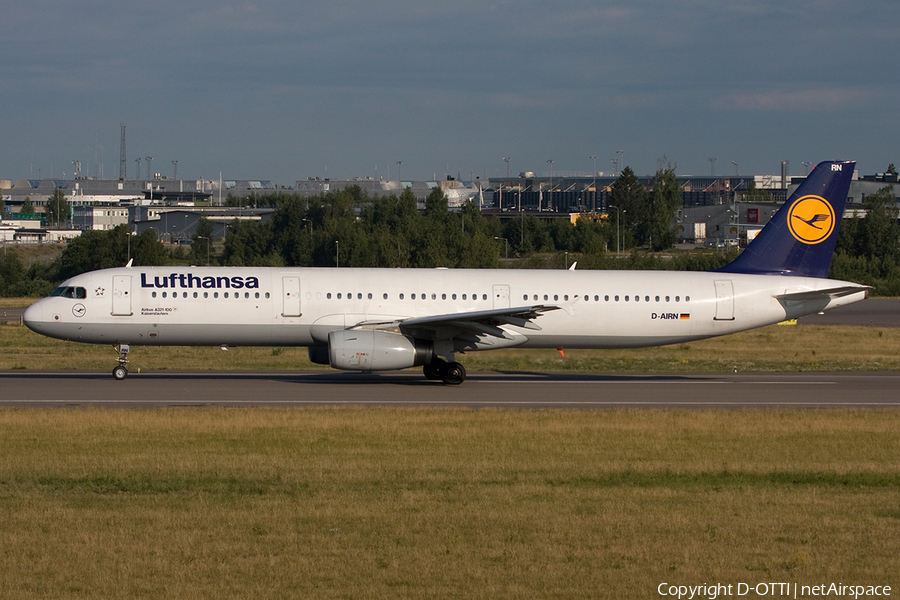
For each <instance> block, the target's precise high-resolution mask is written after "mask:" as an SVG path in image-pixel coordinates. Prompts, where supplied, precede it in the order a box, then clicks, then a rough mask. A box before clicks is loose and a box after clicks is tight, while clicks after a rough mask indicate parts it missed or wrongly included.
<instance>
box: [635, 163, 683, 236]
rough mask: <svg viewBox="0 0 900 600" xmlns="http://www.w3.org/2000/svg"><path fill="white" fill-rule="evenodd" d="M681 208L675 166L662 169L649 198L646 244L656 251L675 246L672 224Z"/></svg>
mask: <svg viewBox="0 0 900 600" xmlns="http://www.w3.org/2000/svg"><path fill="white" fill-rule="evenodd" d="M679 208H681V186H680V185H678V180H677V179H676V178H675V168H674V166H667V167H665V168H661V169H660V170H659V171H657V172H656V177H654V179H653V189H652V190H650V196H649V198H648V210H647V211H646V219H647V220H646V222H645V224H644V227H643V231H645V232H646V236H647V239H646V241H645V243H647V244H649V245H650V248H651V249H652V250H654V251H657V252H658V251H660V250H665V249H667V248H671V247H672V246H674V245H675V238H676V236H675V229H674V228H673V227H672V222H673V220H674V218H675V213H676V212H677V211H678V209H679Z"/></svg>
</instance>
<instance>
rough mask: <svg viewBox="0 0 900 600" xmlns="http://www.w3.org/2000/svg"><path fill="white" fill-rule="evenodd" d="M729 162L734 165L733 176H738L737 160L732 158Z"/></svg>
mask: <svg viewBox="0 0 900 600" xmlns="http://www.w3.org/2000/svg"><path fill="white" fill-rule="evenodd" d="M731 164H733V165H734V176H735V177H737V176H738V164H737V161H736V160H733V161H731Z"/></svg>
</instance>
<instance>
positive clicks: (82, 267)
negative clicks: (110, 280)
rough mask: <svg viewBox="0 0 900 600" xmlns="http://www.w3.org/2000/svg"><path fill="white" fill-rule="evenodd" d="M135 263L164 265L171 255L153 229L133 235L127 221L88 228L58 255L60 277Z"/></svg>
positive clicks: (140, 264)
mask: <svg viewBox="0 0 900 600" xmlns="http://www.w3.org/2000/svg"><path fill="white" fill-rule="evenodd" d="M129 250H130V252H131V258H132V259H133V260H134V264H135V265H139V266H151V265H164V264H166V262H167V261H168V258H169V255H168V253H167V252H166V249H165V246H163V245H162V244H161V243H160V242H159V241H158V240H157V239H156V234H155V233H154V232H153V231H149V230H148V231H145V232H143V233H141V234H139V235H131V233H130V232H129V231H128V228H127V227H126V226H125V225H119V226H117V227H115V228H114V229H110V230H107V231H85V232H82V234H81V235H79V236H78V237H76V238H74V239H73V240H72V241H71V242H69V244H68V245H67V246H66V249H65V250H64V251H63V253H62V255H61V256H60V257H59V277H60V278H61V279H68V278H69V277H74V276H75V275H79V274H81V273H86V272H88V271H96V270H98V269H109V268H112V267H123V266H125V264H126V263H127V262H128V260H129Z"/></svg>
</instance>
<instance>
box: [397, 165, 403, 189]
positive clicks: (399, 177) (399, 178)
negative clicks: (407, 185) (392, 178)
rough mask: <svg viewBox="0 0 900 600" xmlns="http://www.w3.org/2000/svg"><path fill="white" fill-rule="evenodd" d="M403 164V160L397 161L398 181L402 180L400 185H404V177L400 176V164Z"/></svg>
mask: <svg viewBox="0 0 900 600" xmlns="http://www.w3.org/2000/svg"><path fill="white" fill-rule="evenodd" d="M402 164H403V161H402V160H398V161H397V181H399V182H400V187H403V178H402V177H401V176H400V165H402Z"/></svg>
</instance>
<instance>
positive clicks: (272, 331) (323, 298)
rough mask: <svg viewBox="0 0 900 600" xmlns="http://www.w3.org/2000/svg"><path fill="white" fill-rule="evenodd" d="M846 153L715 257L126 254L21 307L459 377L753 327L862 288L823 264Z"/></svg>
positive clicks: (74, 333)
mask: <svg viewBox="0 0 900 600" xmlns="http://www.w3.org/2000/svg"><path fill="white" fill-rule="evenodd" d="M855 164H856V163H855V162H852V161H843V162H838V161H826V162H822V163H819V164H818V165H817V166H816V168H815V169H814V170H813V171H812V172H811V173H810V175H809V176H808V177H807V178H806V180H805V181H804V182H803V183H802V184H801V185H800V186H799V188H798V189H797V191H796V192H795V193H794V194H793V195H792V196H791V197H790V198H789V199H788V201H787V202H786V203H785V204H784V205H783V206H782V207H781V208H780V209H779V210H778V212H777V213H776V214H775V215H774V216H773V218H772V219H771V221H770V222H769V223H768V224H766V226H765V227H764V228H763V230H762V231H761V232H760V233H759V235H757V237H756V239H755V240H754V241H753V242H752V243H751V244H750V245H749V246H748V247H747V248H746V249H745V250H744V251H743V252H742V253H741V254H740V255H738V257H737V258H736V259H735V260H734V261H732V262H731V263H729V264H727V265H725V266H724V267H722V268H720V269H718V270H715V271H710V272H676V271H590V270H586V271H585V270H583V271H577V270H574V269H568V270H518V269H445V268H437V269H368V268H367V269H362V268H288V267H285V268H277V267H140V266H133V265H132V264H131V261H129V264H128V265H127V266H125V267H121V268H114V269H104V270H100V271H93V272H89V273H84V274H81V275H77V276H75V277H72V278H70V279H68V280H67V281H65V282H63V283H62V284H61V285H60V286H59V287H58V288H57V289H56V290H55V291H54V292H53V294H52V295H51V296H49V297H47V298H43V299H41V300H38V301H37V302H35V303H34V304H32V305H31V306H30V307H29V308H28V309H27V310H26V311H25V314H24V317H23V318H24V322H25V324H26V325H27V326H28V327H29V328H30V329H32V330H33V331H35V332H37V333H39V334H42V335H45V336H49V337H53V338H59V339H63V340H71V341H76V342H85V343H96V344H112V345H114V347H115V348H116V350H117V352H118V358H117V361H118V364H117V365H116V366H115V368H114V369H113V377H115V379H117V380H122V379H125V378H126V377H127V375H128V370H127V366H126V365H127V363H128V355H129V351H130V347H131V346H141V345H148V346H222V347H223V348H225V347H228V346H240V345H244V346H306V347H307V348H308V352H309V358H310V360H311V361H312V362H314V363H316V364H323V365H330V366H331V367H333V368H336V369H343V370H350V371H383V370H395V369H405V368H408V367H422V369H423V372H424V375H425V377H427V378H428V379H431V380H435V381H441V382H443V383H444V384H446V385H458V384H460V383H462V382H463V381H464V380H465V378H466V370H465V367H464V366H463V365H462V364H461V363H459V362H457V360H456V358H455V357H456V354H459V353H466V352H472V351H480V350H491V349H497V348H512V347H519V348H557V349H562V348H637V347H646V346H660V345H667V344H677V343H684V342H690V341H693V340H699V339H704V338H710V337H714V336H720V335H725V334H729V333H734V332H738V331H744V330H747V329H753V328H757V327H763V326H766V325H771V324H774V323H778V322H781V321H784V320H788V319H796V318H798V317H802V316H804V315H810V314H815V313H820V312H822V311H825V310H828V309H832V308H836V307H839V306H844V305H846V304H850V303H853V302H858V301H860V300H863V299H865V298H867V297H868V294H869V290H870V289H871V288H870V287H869V286H865V285H859V284H856V283H852V282H848V281H837V280H831V279H828V278H827V277H828V269H829V266H830V263H831V257H832V254H833V252H834V247H835V244H836V242H837V235H838V226H839V223H840V219H841V216H842V215H843V212H844V204H845V202H846V199H847V192H848V190H849V187H850V181H851V179H852V176H853V172H854V167H855Z"/></svg>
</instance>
